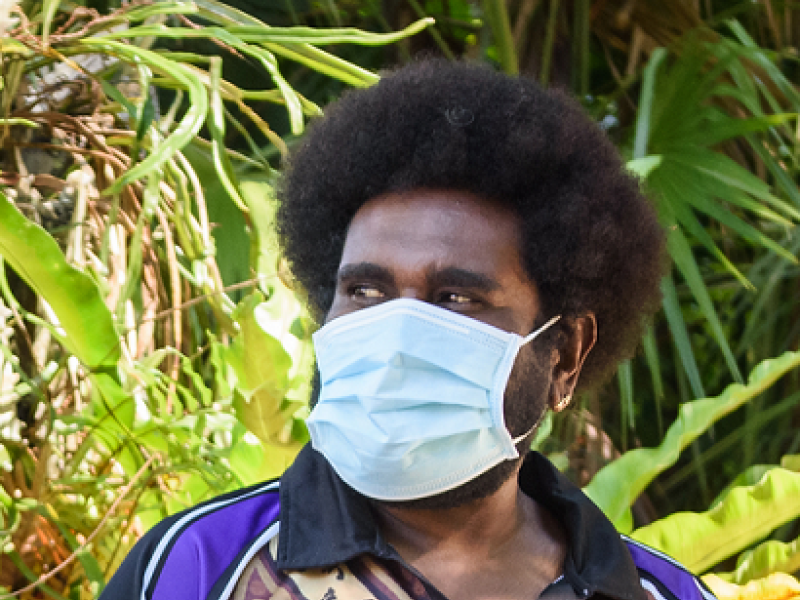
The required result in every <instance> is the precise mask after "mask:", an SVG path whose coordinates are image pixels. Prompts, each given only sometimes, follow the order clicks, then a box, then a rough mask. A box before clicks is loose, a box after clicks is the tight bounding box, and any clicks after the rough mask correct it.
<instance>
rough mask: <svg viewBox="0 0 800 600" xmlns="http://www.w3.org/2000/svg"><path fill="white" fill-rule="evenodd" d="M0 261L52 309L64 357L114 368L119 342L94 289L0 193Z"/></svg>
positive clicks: (86, 363) (53, 244) (100, 366)
mask: <svg viewBox="0 0 800 600" xmlns="http://www.w3.org/2000/svg"><path fill="white" fill-rule="evenodd" d="M0 255H2V257H3V258H4V259H5V260H6V261H7V262H8V264H9V265H11V267H12V268H13V269H14V270H15V271H16V272H17V273H18V274H19V275H20V277H22V278H23V279H24V280H25V281H26V283H27V284H28V285H29V286H30V287H31V288H33V290H35V291H36V293H37V294H38V295H39V296H41V297H42V299H44V300H45V301H46V302H47V303H48V304H49V305H50V307H51V308H52V309H53V312H54V313H55V314H56V316H57V317H58V320H59V325H60V327H61V328H62V329H63V330H64V335H63V337H62V341H63V343H64V345H65V346H66V347H67V348H68V349H69V351H70V352H72V353H73V354H74V355H75V356H77V357H78V358H79V359H80V361H81V362H83V364H85V365H86V366H88V367H89V368H92V369H99V368H114V367H115V366H116V364H117V361H118V360H119V357H120V349H119V338H118V336H117V333H116V331H115V329H114V322H113V319H112V317H111V313H110V311H109V310H108V308H107V307H106V305H105V302H103V299H102V298H101V296H100V292H99V291H98V289H97V285H96V284H95V283H94V281H93V280H92V278H91V277H89V276H88V275H86V274H85V273H83V272H81V271H80V270H78V269H77V268H76V267H74V266H72V265H70V264H69V263H67V261H66V259H65V258H64V254H63V253H62V251H61V249H60V248H59V247H58V244H57V243H56V241H55V240H54V239H53V238H52V237H50V235H49V234H48V233H47V232H46V231H45V230H44V229H42V228H41V227H40V226H39V225H37V224H35V223H33V222H31V221H29V220H28V219H26V218H25V217H24V216H23V215H22V214H21V213H20V212H19V211H18V210H17V209H16V207H15V206H14V205H13V204H12V203H11V202H10V201H9V200H8V199H7V198H6V197H5V195H4V194H3V193H2V192H0Z"/></svg>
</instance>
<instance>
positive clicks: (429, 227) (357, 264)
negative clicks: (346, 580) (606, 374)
mask: <svg viewBox="0 0 800 600" xmlns="http://www.w3.org/2000/svg"><path fill="white" fill-rule="evenodd" d="M520 236H521V233H520V228H519V222H518V219H517V217H516V215H515V214H514V213H513V212H512V211H511V210H509V209H506V208H504V207H500V206H497V205H495V204H492V203H489V202H487V201H485V200H483V199H481V198H478V197H476V196H473V195H471V194H468V193H465V192H458V191H443V190H436V191H433V190H416V191H413V192H406V193H403V194H390V195H386V196H380V197H378V198H375V199H373V200H371V201H369V202H368V203H367V204H365V205H364V206H363V207H362V208H361V209H360V210H359V211H358V213H356V215H355V217H354V218H353V221H352V222H351V224H350V228H349V230H348V232H347V238H346V240H345V245H344V250H343V253H342V260H341V263H340V265H339V271H338V274H337V285H336V292H335V296H334V300H333V304H332V306H331V309H330V311H329V312H328V315H327V317H326V322H328V321H331V320H333V319H335V318H337V317H340V316H342V315H346V314H348V313H351V312H354V311H357V310H360V309H362V308H366V307H369V306H374V305H376V304H379V303H381V302H386V301H388V300H393V299H395V298H413V299H416V300H421V301H424V302H430V303H431V304H435V305H437V306H440V307H442V308H445V309H447V310H452V311H454V312H458V313H461V314H463V315H466V316H468V317H471V318H474V319H477V320H479V321H483V322H485V323H488V324H490V325H493V326H495V327H498V328H500V329H503V330H505V331H510V332H514V333H517V334H519V335H522V336H524V335H527V334H528V333H530V332H531V331H532V329H533V328H534V323H535V322H536V317H537V316H538V314H539V308H540V305H539V298H538V294H537V291H536V286H535V285H534V282H533V281H531V279H530V278H529V277H528V276H527V274H526V272H525V269H524V268H523V264H522V256H521V254H520ZM540 343H541V342H540ZM536 344H537V341H536V340H534V342H533V343H532V345H528V346H525V347H523V348H522V350H521V351H520V354H519V356H518V357H517V361H516V363H515V366H514V369H513V371H512V373H511V377H510V379H509V383H508V386H507V390H506V396H505V419H506V425H507V427H508V429H509V431H510V433H511V435H512V436H518V435H521V434H524V433H525V432H527V431H528V430H529V429H530V428H531V427H532V426H533V425H534V423H535V422H536V420H537V419H538V418H539V416H540V415H541V414H542V412H543V410H544V409H545V407H546V403H547V394H548V388H549V385H550V371H551V370H550V368H548V367H549V364H548V362H549V361H548V359H547V356H548V353H547V352H542V351H541V350H539V351H536V350H535V348H532V347H531V346H536ZM515 470H516V463H513V462H510V461H506V462H505V463H501V464H500V465H498V467H495V469H493V470H491V471H489V472H487V473H485V474H484V475H482V476H481V477H479V478H477V479H476V480H474V481H472V482H470V483H468V484H466V485H465V486H462V488H458V489H456V490H452V491H451V492H446V493H445V494H442V495H440V496H436V497H432V498H423V499H421V500H415V501H412V502H407V503H402V504H403V505H405V506H409V505H411V504H412V503H413V504H414V506H415V507H419V508H421V507H423V506H427V507H443V506H452V505H455V504H462V503H464V502H466V501H468V500H470V499H474V498H478V497H482V496H485V495H488V494H490V493H492V492H493V491H495V489H497V488H498V487H499V486H500V484H502V482H503V481H505V480H506V479H507V478H508V477H509V476H510V475H511V474H512V473H513V472H514V471H515Z"/></svg>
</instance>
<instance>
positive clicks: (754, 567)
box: [715, 538, 800, 584]
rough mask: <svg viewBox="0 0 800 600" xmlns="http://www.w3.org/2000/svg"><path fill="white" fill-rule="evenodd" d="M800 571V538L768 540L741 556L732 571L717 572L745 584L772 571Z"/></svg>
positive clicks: (734, 581)
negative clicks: (783, 540) (786, 540)
mask: <svg viewBox="0 0 800 600" xmlns="http://www.w3.org/2000/svg"><path fill="white" fill-rule="evenodd" d="M796 571H800V538H797V539H795V540H794V541H792V542H788V543H787V542H780V541H778V540H768V541H766V542H763V543H761V544H759V545H758V546H756V547H755V548H753V549H752V550H748V551H747V552H745V553H743V554H742V555H741V556H739V559H738V560H737V562H736V569H735V570H734V571H732V572H730V573H715V575H717V576H719V577H720V578H721V579H724V580H725V581H730V582H731V583H738V584H743V583H747V582H749V581H752V580H753V579H760V578H762V577H766V576H767V575H769V574H770V573H777V572H783V573H795V572H796Z"/></svg>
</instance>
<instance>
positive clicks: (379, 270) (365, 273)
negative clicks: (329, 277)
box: [336, 262, 394, 283]
mask: <svg viewBox="0 0 800 600" xmlns="http://www.w3.org/2000/svg"><path fill="white" fill-rule="evenodd" d="M336 279H337V280H338V281H351V280H353V279H367V280H370V281H380V282H382V283H392V282H393V281H394V277H393V276H392V274H391V272H390V271H389V269H387V268H386V267H382V266H380V265H376V264H375V263H369V262H361V263H353V264H347V265H342V266H341V267H340V268H339V271H338V272H337V274H336Z"/></svg>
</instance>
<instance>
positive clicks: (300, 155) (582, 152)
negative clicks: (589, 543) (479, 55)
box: [277, 60, 663, 387]
mask: <svg viewBox="0 0 800 600" xmlns="http://www.w3.org/2000/svg"><path fill="white" fill-rule="evenodd" d="M421 188H426V189H454V190H460V191H465V192H471V193H473V194H476V195H478V196H480V197H483V198H485V199H488V200H491V201H496V202H498V203H501V204H503V205H505V206H509V207H511V208H512V209H513V210H514V211H516V213H517V214H518V215H519V218H520V220H521V223H522V231H523V242H522V245H523V247H522V248H521V252H522V255H523V263H524V265H525V268H526V269H527V271H528V274H529V275H530V277H531V278H532V279H533V281H535V282H536V286H537V290H538V292H539V296H540V300H541V301H542V306H543V313H544V314H546V315H555V314H561V315H562V316H564V317H566V318H565V319H563V320H564V321H565V323H566V324H568V323H569V317H571V316H572V317H574V316H579V315H583V314H586V313H587V312H592V313H594V314H595V316H596V319H597V326H598V339H597V344H596V346H595V348H594V350H593V351H592V352H591V353H590V354H589V356H588V358H587V360H586V363H585V365H584V368H583V372H582V376H581V387H587V386H589V385H592V384H595V383H597V382H598V381H599V380H601V379H602V378H603V377H604V376H605V375H606V374H607V373H609V372H610V371H611V370H612V369H613V368H614V367H615V365H616V364H617V362H618V361H619V360H621V359H622V358H625V357H627V356H628V355H629V354H630V353H631V352H632V351H633V348H634V347H635V343H636V341H637V340H638V338H639V336H640V334H641V329H642V326H643V324H644V322H645V320H646V318H647V317H649V316H650V315H651V314H652V312H653V311H654V310H655V308H656V307H657V305H658V301H659V297H660V295H659V280H660V278H661V275H662V272H663V270H662V266H663V261H662V255H663V233H662V231H661V229H660V227H659V225H658V222H657V220H656V216H655V214H654V211H653V209H652V207H651V206H650V204H649V203H648V201H647V200H646V199H645V198H644V197H643V196H642V194H641V193H640V191H639V186H638V183H637V181H636V180H635V179H634V178H632V177H631V176H630V175H628V174H627V173H626V171H625V169H624V167H623V164H622V162H621V160H620V158H619V156H618V154H617V151H616V149H615V148H614V146H613V145H612V144H611V142H610V141H609V140H608V139H607V138H606V137H605V135H604V134H603V133H602V131H601V130H600V129H599V128H598V127H597V126H596V125H595V124H594V123H593V122H592V121H591V120H590V119H589V118H588V117H587V115H586V114H585V113H584V112H583V110H582V109H581V108H580V106H579V105H578V104H577V103H576V102H574V101H573V100H571V99H570V98H569V97H568V96H567V95H566V94H564V93H562V92H560V91H556V90H545V89H543V88H541V87H540V86H539V85H537V84H536V83H534V82H533V81H531V80H528V79H525V78H522V77H509V76H506V75H502V74H500V73H497V72H495V71H493V70H492V69H490V68H488V67H485V66H480V65H475V64H469V63H464V62H447V61H443V60H424V61H420V62H417V63H414V64H412V65H410V66H407V67H404V68H401V69H399V70H397V71H395V72H393V73H390V74H388V75H386V76H385V77H384V78H383V79H381V81H380V82H379V83H378V84H377V85H375V86H374V87H371V88H369V89H366V90H358V91H353V92H350V93H347V94H345V95H344V96H343V97H342V99H341V100H340V101H339V102H337V103H336V104H334V105H332V106H330V107H329V108H328V109H327V110H326V115H325V117H324V118H322V119H320V120H319V121H317V122H315V123H313V124H312V126H311V128H310V131H309V133H308V135H307V136H306V137H305V139H304V140H303V142H302V143H301V144H300V145H299V147H298V148H297V149H296V150H295V152H294V153H293V154H292V156H291V158H290V159H289V161H288V165H287V169H286V171H285V174H284V177H283V180H282V183H281V188H280V192H279V193H280V196H279V197H280V198H281V204H280V207H279V209H278V215H277V226H278V234H279V236H280V240H281V244H282V246H283V249H284V252H285V256H286V258H287V259H288V261H289V264H290V266H291V269H292V272H293V274H294V276H295V277H296V278H297V280H298V281H299V282H300V283H301V285H302V286H303V287H304V288H305V290H306V292H307V293H308V297H309V302H310V305H311V308H312V312H314V313H315V315H316V316H317V317H322V316H323V315H324V314H325V313H326V312H327V311H328V309H329V308H330V305H331V302H332V300H333V293H334V289H335V285H336V272H337V268H338V266H339V261H340V259H341V255H342V249H343V246H344V241H345V236H346V234H347V229H348V226H349V224H350V221H351V219H352V218H353V216H354V215H355V214H356V212H357V211H358V210H359V208H361V206H363V205H364V203H365V202H367V201H368V200H370V199H371V198H375V197H377V196H380V195H383V194H387V193H391V192H401V191H409V190H414V189H421Z"/></svg>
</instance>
